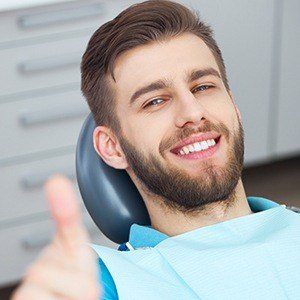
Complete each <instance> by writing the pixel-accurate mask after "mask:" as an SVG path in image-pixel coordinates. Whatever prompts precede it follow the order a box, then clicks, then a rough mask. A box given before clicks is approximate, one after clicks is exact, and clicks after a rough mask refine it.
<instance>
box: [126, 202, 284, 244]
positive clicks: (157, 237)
mask: <svg viewBox="0 0 300 300" xmlns="http://www.w3.org/2000/svg"><path fill="white" fill-rule="evenodd" d="M247 201H248V203H249V206H250V208H251V210H252V211H253V212H254V213H256V212H260V211H264V210H267V209H271V208H274V207H277V206H279V205H280V204H279V203H276V202H274V201H271V200H268V199H266V198H262V197H247ZM168 237H169V236H168V235H166V234H164V233H162V232H160V231H158V230H156V229H154V228H152V227H151V226H150V225H149V226H143V225H139V224H136V223H133V224H132V225H131V227H130V232H129V243H130V245H131V246H133V247H134V248H139V247H154V246H156V245H157V244H158V243H160V242H161V241H163V240H164V239H166V238H168Z"/></svg>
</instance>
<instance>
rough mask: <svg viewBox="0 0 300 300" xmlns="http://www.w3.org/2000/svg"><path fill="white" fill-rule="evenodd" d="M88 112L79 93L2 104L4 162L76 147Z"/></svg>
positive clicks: (0, 140)
mask: <svg viewBox="0 0 300 300" xmlns="http://www.w3.org/2000/svg"><path fill="white" fill-rule="evenodd" d="M88 113H89V108H88V106H87V104H86V101H85V99H84V98H83V97H82V96H81V94H80V92H79V90H78V91H77V90H75V91H68V92H64V93H60V94H55V95H48V96H43V97H35V98H32V99H26V100H22V101H16V102H7V103H2V104H0V145H1V147H0V165H1V161H3V160H5V159H7V158H12V157H15V156H20V155H26V154H29V153H35V152H39V151H44V150H47V149H55V148H59V147H64V146H69V145H76V142H77V138H78V135H79V132H80V129H81V126H82V124H83V121H84V119H85V117H86V116H87V115H88Z"/></svg>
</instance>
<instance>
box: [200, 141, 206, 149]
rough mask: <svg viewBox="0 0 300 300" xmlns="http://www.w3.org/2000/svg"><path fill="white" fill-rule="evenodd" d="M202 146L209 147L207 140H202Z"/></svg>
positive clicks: (203, 147)
mask: <svg viewBox="0 0 300 300" xmlns="http://www.w3.org/2000/svg"><path fill="white" fill-rule="evenodd" d="M201 147H202V149H207V148H208V144H207V142H206V141H202V142H201Z"/></svg>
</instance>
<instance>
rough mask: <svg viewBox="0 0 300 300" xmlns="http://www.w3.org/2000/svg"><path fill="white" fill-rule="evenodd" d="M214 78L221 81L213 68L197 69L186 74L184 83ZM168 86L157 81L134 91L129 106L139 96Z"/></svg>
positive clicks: (164, 82)
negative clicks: (208, 77)
mask: <svg viewBox="0 0 300 300" xmlns="http://www.w3.org/2000/svg"><path fill="white" fill-rule="evenodd" d="M209 75H211V76H215V77H218V78H220V79H221V76H220V74H219V72H218V71H217V70H216V69H214V68H206V69H199V70H194V71H192V72H191V73H189V74H187V76H186V81H187V82H192V81H195V80H197V79H199V78H201V77H204V76H209ZM169 86H170V84H167V81H166V80H162V79H160V80H157V81H155V82H152V83H150V84H148V85H146V86H144V87H142V88H140V89H138V90H137V91H135V92H134V93H133V95H132V96H131V98H130V106H132V104H133V103H134V101H136V100H137V99H138V98H139V97H140V96H142V95H144V94H147V93H150V92H153V91H157V90H161V89H164V88H166V87H169Z"/></svg>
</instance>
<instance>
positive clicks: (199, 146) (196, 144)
mask: <svg viewBox="0 0 300 300" xmlns="http://www.w3.org/2000/svg"><path fill="white" fill-rule="evenodd" d="M194 148H195V150H196V151H201V150H202V147H201V145H200V144H199V143H195V144H194Z"/></svg>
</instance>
